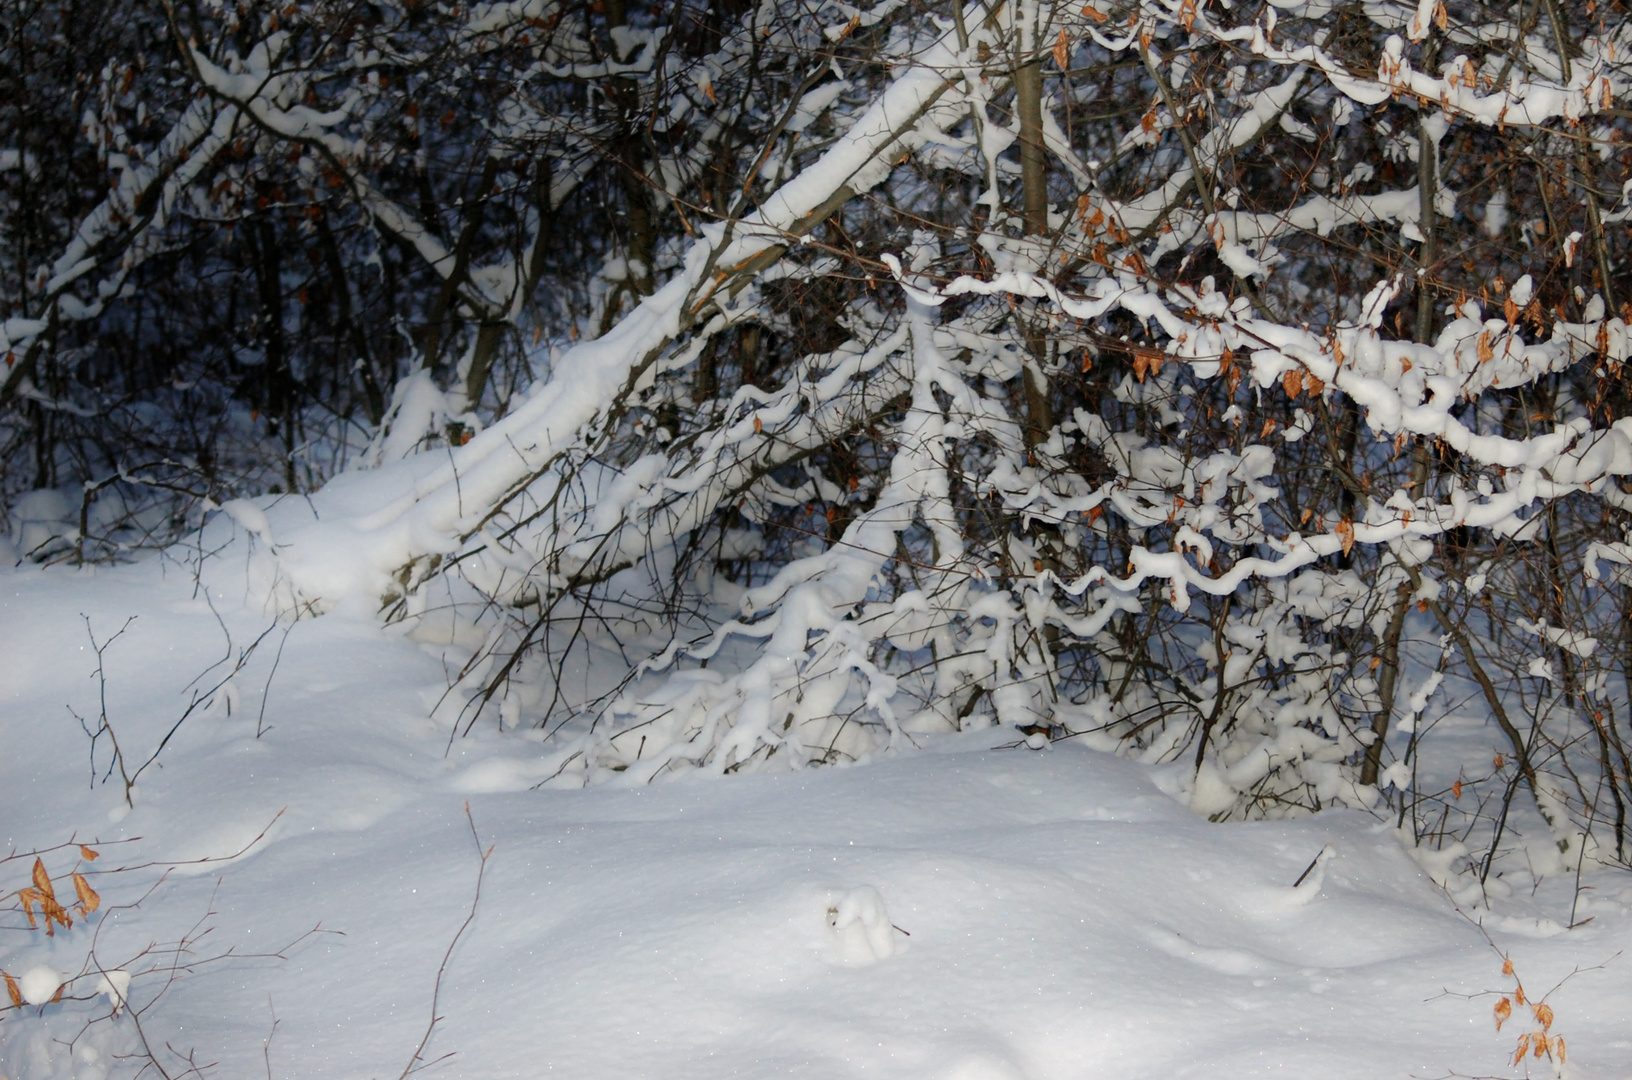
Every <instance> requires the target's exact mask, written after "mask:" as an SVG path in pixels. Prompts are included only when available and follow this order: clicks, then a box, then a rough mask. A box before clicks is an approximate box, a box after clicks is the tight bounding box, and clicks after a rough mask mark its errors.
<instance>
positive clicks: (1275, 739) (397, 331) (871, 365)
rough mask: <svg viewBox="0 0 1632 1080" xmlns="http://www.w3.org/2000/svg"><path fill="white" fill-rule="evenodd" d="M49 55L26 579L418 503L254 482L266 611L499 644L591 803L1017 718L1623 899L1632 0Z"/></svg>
mask: <svg viewBox="0 0 1632 1080" xmlns="http://www.w3.org/2000/svg"><path fill="white" fill-rule="evenodd" d="M3 19H4V27H3V29H4V34H5V49H6V55H5V59H6V63H5V64H4V65H3V67H0V72H3V74H0V78H3V79H4V80H5V90H4V94H5V99H4V110H5V111H4V116H5V121H4V122H5V125H6V134H5V136H4V147H5V149H3V150H0V155H4V156H3V157H0V165H4V166H5V168H4V170H3V171H0V183H4V185H5V197H4V202H3V205H0V212H3V214H4V217H3V219H0V230H3V239H0V243H3V244H4V245H5V250H6V253H7V255H8V256H9V257H8V258H6V259H4V260H3V261H0V262H3V265H0V288H3V290H4V292H5V299H6V302H7V304H8V305H9V310H8V316H9V317H8V319H7V321H6V323H5V334H6V337H7V342H6V345H7V348H8V349H9V352H8V353H7V372H6V377H5V381H4V383H3V386H0V408H3V410H4V412H3V418H0V437H3V438H4V439H5V440H6V443H5V445H6V450H5V455H4V458H3V461H4V465H3V468H4V470H5V473H4V482H5V486H6V487H5V490H6V492H7V495H8V497H9V498H11V499H12V502H13V518H14V521H15V523H16V524H15V525H14V537H13V538H14V543H16V544H18V545H20V547H21V548H22V549H23V550H22V552H21V553H22V554H23V555H26V556H30V557H35V558H45V559H50V558H57V559H61V558H75V559H78V558H92V557H104V556H107V555H111V554H116V553H118V552H120V551H123V550H125V549H127V548H128V547H130V546H133V545H138V544H140V543H144V542H153V541H154V540H156V539H168V538H171V537H173V536H174V535H176V532H177V530H179V529H181V528H184V527H186V525H188V524H192V523H196V522H197V521H198V520H199V515H200V514H201V513H202V512H203V511H204V510H205V509H206V508H208V507H210V506H213V505H215V504H219V503H222V502H225V501H226V500H227V499H229V498H231V497H234V496H243V495H251V494H261V493H267V492H277V491H285V492H302V493H306V492H310V491H312V490H313V489H314V488H316V487H318V486H319V485H321V484H322V483H323V482H324V481H325V480H326V479H328V478H329V477H331V476H333V475H335V474H336V472H337V471H339V470H341V469H343V468H373V469H376V470H377V471H378V473H379V475H380V476H382V477H386V476H390V477H394V478H395V479H391V480H389V481H387V480H381V481H380V484H382V485H387V486H389V485H392V484H394V485H397V486H395V487H390V488H389V490H390V491H392V492H394V493H395V495H394V496H393V498H391V499H386V498H384V497H383V496H382V497H381V498H376V499H372V500H368V499H364V500H360V502H361V503H366V504H367V510H366V512H364V511H363V510H358V511H357V512H356V513H355V514H353V515H351V516H350V517H346V516H345V515H344V514H341V515H340V520H336V513H335V512H334V511H333V510H332V509H331V512H330V513H329V515H328V517H326V518H324V517H323V516H322V515H318V518H319V520H314V521H311V522H302V521H300V520H298V517H291V516H289V515H290V514H293V513H294V512H293V511H289V510H288V509H287V507H286V508H285V511H284V513H285V516H284V517H283V518H276V519H273V520H268V519H266V518H264V517H261V516H258V515H259V511H255V510H252V509H251V508H249V507H248V506H247V504H229V505H228V507H227V509H228V511H229V515H228V516H230V517H231V518H232V520H234V521H235V522H237V523H238V524H239V525H240V526H242V527H243V528H245V529H247V530H249V531H250V532H252V533H254V534H255V536H256V537H257V538H258V540H259V541H260V542H262V543H263V544H264V545H265V550H264V551H263V555H264V558H265V559H266V560H268V566H269V567H270V575H271V576H270V577H269V578H268V580H269V581H271V582H273V583H274V584H273V587H271V588H270V590H269V593H268V595H269V596H270V597H275V598H277V602H279V603H281V604H282V605H283V606H284V607H285V608H286V609H288V610H294V609H297V608H298V609H300V610H302V611H309V612H320V611H322V610H326V609H327V608H329V607H332V606H333V605H335V604H337V603H343V602H346V601H347V599H348V598H349V599H352V600H355V599H357V598H358V597H367V598H368V600H369V602H370V603H371V604H373V605H377V606H378V608H379V610H380V611H381V612H383V613H384V614H385V615H386V616H387V617H389V618H392V619H407V620H411V621H415V622H416V623H417V624H418V625H420V626H421V627H422V628H426V629H425V632H426V633H427V634H430V633H436V634H441V635H443V637H444V639H445V640H446V641H448V642H451V643H452V644H453V647H454V648H455V649H456V650H462V651H461V652H460V655H461V656H463V657H464V658H465V660H466V661H467V662H466V663H465V664H464V667H463V669H462V670H461V671H460V676H459V683H458V685H457V687H456V693H455V694H454V695H453V699H452V700H454V702H455V703H456V704H457V705H458V706H459V707H460V708H461V709H462V713H461V718H460V722H459V728H460V729H463V728H464V727H467V726H468V725H469V724H471V723H476V722H479V721H480V720H481V718H482V717H484V716H486V717H489V718H490V720H491V721H492V722H498V723H502V724H505V725H507V726H508V725H512V724H525V725H533V726H536V727H538V728H541V729H543V731H544V732H545V733H547V735H548V745H547V747H546V750H545V752H546V753H547V754H548V755H550V761H551V763H552V765H551V769H552V770H553V771H552V773H551V775H552V776H554V777H558V778H561V779H570V778H575V779H577V780H578V781H579V782H588V781H591V780H593V779H595V778H596V777H599V776H604V775H607V773H608V772H615V773H621V774H624V775H625V776H626V777H630V778H633V777H652V776H655V775H657V774H658V773H660V772H667V771H672V770H676V769H682V768H694V767H703V768H707V769H712V770H714V771H734V770H738V769H742V768H761V767H772V768H777V767H785V766H798V765H803V764H807V763H812V762H821V761H833V760H847V759H852V758H855V757H858V756H862V755H865V754H868V753H870V752H873V751H876V750H878V749H880V748H882V747H887V746H893V745H902V744H905V743H907V742H910V741H912V740H913V739H914V737H915V736H916V735H918V734H920V733H929V732H935V731H945V730H952V729H956V728H959V727H964V726H968V725H970V724H985V723H990V722H992V721H993V720H996V721H999V722H1002V723H1006V724H1013V725H1016V726H1018V727H1019V728H1020V729H1021V731H1022V732H1024V733H1026V734H1027V735H1028V736H1029V737H1030V738H1032V739H1033V740H1034V741H1035V740H1041V739H1045V738H1050V737H1052V738H1058V737H1064V736H1075V737H1082V738H1089V739H1093V740H1096V741H1100V742H1102V743H1103V744H1104V745H1106V746H1108V747H1117V748H1120V749H1123V750H1127V751H1130V752H1135V753H1139V754H1142V755H1144V756H1146V757H1147V758H1148V759H1150V760H1161V761H1184V762H1186V763H1187V767H1188V772H1187V776H1188V779H1187V781H1186V783H1187V784H1188V791H1189V798H1190V800H1191V802H1192V805H1194V806H1196V808H1197V809H1199V810H1202V811H1204V812H1206V813H1209V814H1213V815H1216V816H1227V815H1231V814H1241V813H1247V814H1280V813H1289V812H1296V811H1299V810H1303V809H1313V808H1318V807H1320V806H1323V805H1327V804H1331V803H1334V802H1338V803H1348V804H1351V805H1360V806H1366V807H1378V806H1380V805H1382V801H1383V800H1388V801H1389V805H1390V806H1391V807H1392V810H1391V811H1390V812H1395V813H1398V814H1399V815H1400V818H1401V820H1402V821H1405V820H1409V821H1411V822H1412V823H1413V824H1414V825H1415V827H1416V828H1417V831H1418V833H1419V834H1420V835H1430V836H1431V837H1432V839H1433V842H1434V843H1436V844H1445V843H1451V842H1454V841H1455V840H1456V838H1457V837H1458V836H1459V835H1460V836H1463V837H1466V836H1468V835H1471V834H1469V833H1468V832H1467V831H1466V830H1468V829H1472V828H1474V827H1475V825H1476V824H1477V823H1480V822H1482V823H1483V824H1484V826H1485V827H1486V831H1485V832H1483V833H1481V834H1480V836H1481V837H1484V838H1485V841H1484V842H1488V843H1489V844H1490V846H1491V850H1494V848H1495V846H1496V845H1497V844H1498V843H1499V842H1500V839H1501V835H1502V832H1503V830H1504V828H1505V827H1506V825H1505V823H1506V822H1507V819H1508V808H1509V806H1510V803H1511V801H1512V800H1513V798H1514V797H1515V795H1516V794H1520V795H1522V797H1523V801H1524V804H1525V805H1527V806H1529V807H1531V808H1533V810H1539V812H1540V819H1538V820H1541V821H1544V822H1545V824H1546V827H1547V828H1548V829H1549V830H1550V836H1551V840H1552V843H1553V846H1554V847H1556V848H1557V849H1558V850H1560V851H1562V852H1564V853H1565V856H1566V859H1573V858H1577V857H1579V856H1580V855H1581V854H1582V852H1583V850H1584V849H1585V850H1586V851H1587V852H1588V853H1589V854H1591V855H1592V856H1593V857H1595V858H1599V859H1603V860H1611V861H1623V862H1624V861H1625V860H1626V858H1627V856H1628V853H1627V851H1626V848H1625V844H1626V806H1625V803H1626V800H1627V798H1628V797H1632V789H1629V787H1628V772H1629V771H1632V770H1629V765H1632V762H1629V759H1628V756H1627V753H1626V749H1625V744H1626V741H1627V740H1628V739H1632V730H1629V723H1632V721H1629V702H1628V688H1629V678H1632V623H1629V621H1628V616H1629V615H1632V577H1629V576H1628V569H1627V568H1628V567H1629V566H1632V547H1629V546H1628V543H1627V541H1628V535H1627V527H1628V522H1629V519H1628V516H1627V515H1628V510H1629V509H1632V501H1629V499H1628V495H1627V493H1626V492H1625V491H1624V490H1623V486H1622V485H1623V482H1624V480H1623V478H1624V477H1626V476H1628V475H1632V420H1629V419H1624V418H1623V417H1624V416H1625V413H1626V407H1625V406H1626V400H1627V389H1628V388H1627V382H1626V376H1625V373H1624V368H1623V364H1624V363H1625V361H1626V358H1627V353H1628V350H1629V343H1628V340H1627V321H1628V317H1629V315H1632V311H1628V309H1627V308H1625V307H1624V306H1623V301H1624V300H1627V299H1629V298H1632V280H1629V279H1628V275H1627V274H1626V273H1625V271H1624V266H1625V262H1626V259H1627V256H1628V252H1627V246H1628V231H1627V226H1626V225H1625V220H1626V218H1628V217H1629V216H1632V204H1629V203H1628V201H1627V197H1626V189H1627V185H1628V184H1629V183H1632V181H1629V180H1628V174H1627V164H1628V154H1632V146H1629V145H1628V144H1627V142H1626V136H1627V125H1626V123H1625V117H1626V114H1625V113H1624V112H1623V111H1621V110H1620V109H1619V108H1618V107H1617V106H1616V104H1615V103H1616V99H1617V97H1618V96H1620V95H1624V93H1625V92H1626V90H1627V86H1628V77H1629V72H1628V69H1627V66H1626V63H1625V58H1626V57H1627V56H1628V55H1629V50H1632V26H1629V23H1628V20H1627V18H1626V11H1625V9H1624V7H1623V6H1622V5H1621V4H1620V3H1618V2H1617V3H1613V4H1602V5H1593V4H1589V5H1588V6H1587V7H1586V8H1585V9H1583V8H1581V7H1580V6H1579V5H1574V4H1565V3H1561V2H1560V0H1501V2H1496V3H1478V2H1464V0H1450V2H1448V3H1441V2H1437V0H1421V2H1420V3H1417V4H1411V5H1407V4H1402V3H1396V2H1391V0H1375V2H1367V3H1363V4H1362V3H1334V2H1331V0H1274V2H1273V3H1270V4H1259V3H1256V2H1247V3H1240V2H1236V3H1226V2H1224V0H1212V2H1198V0H1176V2H1174V3H1167V2H1165V0H1138V2H1133V0H1116V2H1111V0H1095V2H1094V3H1090V4H1088V5H1086V6H1080V7H1079V6H1076V5H1067V6H1055V5H1052V4H1049V3H1043V2H1035V0H1025V2H1021V3H1018V4H1017V3H1014V2H997V3H975V4H972V5H969V6H968V7H965V8H962V9H959V8H957V7H954V6H952V5H947V4H940V5H921V4H906V3H901V2H899V0H884V2H882V3H880V4H879V5H877V6H875V7H873V8H872V9H870V10H859V9H855V8H852V7H850V6H848V5H846V4H844V3H839V2H836V0H808V2H798V0H764V2H762V3H759V4H757V5H750V4H736V3H716V4H713V5H710V6H707V7H704V6H701V5H698V4H695V3H691V2H689V0H675V2H674V3H667V4H657V5H653V6H651V7H642V8H632V7H629V6H627V5H626V4H625V3H624V2H623V0H595V2H594V3H590V4H587V5H586V4H565V3H559V2H557V0H512V2H504V3H486V4H457V3H433V2H430V0H395V2H381V3H353V2H345V3H342V2H295V3H285V4H265V3H239V4H229V3H223V2H219V0H217V2H210V0H198V2H196V3H192V4H177V5H174V6H156V5H153V4H149V3H144V2H141V0H121V2H116V3H109V4H99V5H76V4H72V3H57V2H52V3H46V2H41V3H34V4H28V3H8V6H7V7H6V9H5V13H4V15H3ZM399 462H400V463H401V464H395V463H399ZM404 477H407V478H408V479H406V480H404V479H403V478H404ZM404 485H406V486H404ZM377 490H379V491H385V490H387V487H379V488H377ZM42 491H45V492H55V493H56V494H54V495H53V494H49V493H42ZM27 492H33V493H32V494H26V495H25V493H27ZM206 498H208V499H209V500H211V501H210V502H205V501H204V500H205V499H206ZM31 515H32V517H31ZM25 519H28V520H30V521H32V525H31V526H29V527H27V528H25V527H24V526H23V524H22V523H23V522H24V521H25ZM54 522H55V523H56V524H54ZM317 551H322V552H325V555H324V556H323V557H322V558H318V557H316V556H314V554H313V553H314V552H317ZM341 562H343V563H345V566H346V569H345V570H343V571H342V570H339V569H337V568H336V567H337V564H338V563H341ZM1436 640H1437V643H1438V644H1437V648H1436V647H1432V646H1433V643H1434V642H1435V641H1436ZM1413 641H1416V642H1418V643H1422V642H1427V643H1428V644H1429V646H1430V647H1429V648H1428V649H1427V651H1426V652H1420V653H1419V654H1418V655H1415V657H1414V658H1413V655H1412V654H1411V653H1410V643H1411V642H1413ZM608 672H610V673H611V674H607V673H608ZM1445 680H1449V681H1445ZM1442 686H1443V687H1445V689H1441V687H1442ZM1452 687H1461V688H1463V690H1458V691H1456V692H1455V693H1454V694H1453V692H1452V690H1451V689H1450V688H1452ZM1464 690H1465V694H1466V695H1467V696H1471V698H1472V701H1471V703H1470V702H1467V701H1466V700H1464V698H1463V697H1461V696H1457V695H1460V694H1462V693H1463V691H1464ZM1436 693H1437V694H1438V695H1439V699H1438V702H1437V703H1435V695H1436ZM1447 695H1451V697H1452V698H1454V700H1452V699H1449V698H1447ZM1456 708H1461V709H1463V710H1464V711H1467V710H1472V711H1475V712H1478V713H1481V714H1484V715H1487V716H1488V717H1489V718H1490V720H1491V722H1492V724H1493V729H1492V730H1493V731H1494V732H1495V733H1496V739H1497V746H1498V749H1499V750H1500V754H1499V756H1498V757H1497V758H1496V761H1495V763H1494V765H1493V768H1492V770H1491V771H1489V772H1482V773H1479V774H1477V775H1474V774H1466V775H1464V776H1462V777H1459V778H1458V779H1457V780H1456V781H1455V783H1454V786H1453V785H1452V783H1451V782H1450V781H1449V778H1448V777H1439V776H1436V779H1435V780H1434V781H1433V782H1432V783H1431V784H1430V783H1426V782H1422V783H1419V781H1418V779H1417V771H1416V770H1417V766H1418V748H1419V742H1420V741H1421V738H1420V736H1421V735H1422V732H1423V731H1425V730H1427V728H1428V727H1429V726H1430V725H1431V722H1432V720H1433V718H1434V717H1437V716H1441V715H1443V714H1445V713H1446V712H1447V711H1448V710H1454V709H1456ZM1442 779H1443V780H1445V782H1444V783H1441V782H1440V781H1441V780H1442ZM1464 780H1465V781H1466V783H1467V784H1468V785H1470V786H1474V787H1475V788H1476V789H1477V794H1470V796H1469V797H1468V799H1467V800H1466V801H1465V802H1464V801H1463V799H1462V792H1463V783H1464ZM1475 804H1477V805H1476V806H1475Z"/></svg>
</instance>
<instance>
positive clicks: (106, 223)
mask: <svg viewBox="0 0 1632 1080" xmlns="http://www.w3.org/2000/svg"><path fill="white" fill-rule="evenodd" d="M239 120H240V117H239V114H238V113H237V111H236V110H234V109H232V108H230V107H229V108H225V109H223V108H221V107H220V106H219V105H218V104H217V103H216V102H214V101H211V100H208V99H203V100H195V101H193V102H192V103H190V104H189V105H188V107H187V108H186V109H185V110H184V111H183V112H182V114H181V116H180V117H179V118H178V119H177V121H176V123H175V124H174V125H172V127H171V128H170V130H169V131H168V132H166V133H165V136H164V138H163V139H162V140H161V141H160V143H159V146H158V149H157V151H156V152H155V153H154V154H153V155H152V157H151V159H150V160H148V161H145V162H139V163H137V164H135V165H133V166H127V167H126V168H125V170H124V171H123V172H122V173H121V175H120V178H119V181H118V183H117V184H116V185H114V188H113V191H112V192H111V193H110V194H109V195H108V196H107V197H106V198H104V199H103V200H102V201H101V202H100V203H98V204H97V205H96V207H95V208H94V209H92V210H91V212H90V213H89V214H87V215H85V218H84V219H83V220H82V221H81V222H80V223H79V227H78V228H76V229H75V230H74V235H73V239H72V240H70V241H69V243H68V244H67V246H66V247H65V248H64V249H63V251H62V254H61V255H59V256H57V259H56V261H55V262H54V263H53V264H52V266H51V276H50V278H49V279H48V280H47V281H46V283H45V288H44V295H43V297H41V298H40V303H39V308H40V310H41V314H40V315H38V316H36V317H34V318H27V319H25V318H18V317H12V318H10V319H7V320H6V321H5V323H4V326H3V328H0V352H8V353H9V352H12V351H14V350H20V351H21V353H22V355H21V356H20V357H18V358H17V360H16V362H15V363H11V364H9V365H8V368H7V371H6V375H5V379H4V381H0V405H4V404H5V403H6V402H9V401H10V400H11V399H12V398H14V397H16V396H17V395H18V394H19V393H21V392H22V391H23V389H24V387H25V386H26V385H27V384H28V382H29V380H30V379H31V377H32V376H33V373H34V367H35V364H36V362H37V358H38V356H39V350H40V347H41V344H42V342H43V340H44V338H45V336H46V335H47V334H48V333H49V331H50V330H51V329H52V328H53V327H55V326H57V325H59V324H60V323H62V322H77V321H84V320H88V319H93V318H95V317H97V316H98V315H100V314H101V313H102V309H103V307H104V305H105V304H106V303H107V302H108V301H109V300H110V299H112V298H114V297H116V296H117V295H118V294H119V290H120V289H122V288H123V287H124V283H125V281H126V279H127V278H128V277H129V275H130V273H131V271H132V270H134V269H136V267H137V266H138V265H140V263H141V262H142V261H143V259H144V258H145V257H146V254H147V251H146V247H145V245H144V237H147V236H148V235H149V234H150V232H151V231H153V230H157V229H160V228H162V227H163V226H164V222H165V218H166V216H167V215H168V214H169V213H170V212H171V210H172V209H173V207H174V206H175V202H176V199H177V198H178V196H179V195H180V193H181V192H182V191H184V190H186V189H187V188H188V187H189V186H191V185H192V183H193V182H194V181H195V180H196V179H197V178H198V177H199V176H200V175H202V173H203V172H204V170H205V169H207V168H208V167H209V164H210V162H211V160H212V159H213V158H214V157H215V155H216V154H217V153H219V152H220V150H221V149H222V148H223V147H224V146H226V145H227V144H228V143H229V142H230V141H231V140H232V138H233V136H234V134H235V133H236V130H237V126H238V122H239ZM115 258H117V259H118V260H119V261H118V262H117V263H116V264H115V265H114V267H113V269H112V271H111V272H109V273H108V274H107V276H105V277H104V278H103V279H102V280H101V281H98V282H97V285H96V290H95V295H94V296H93V297H92V298H90V299H88V300H86V299H82V298H81V297H79V296H78V295H77V294H76V293H75V291H74V288H75V286H76V285H79V284H81V283H82V282H84V281H85V280H86V279H88V278H90V277H91V276H92V275H93V274H95V273H97V272H98V271H100V270H102V269H103V268H105V267H106V266H107V265H108V263H109V261H110V260H112V259H115Z"/></svg>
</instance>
